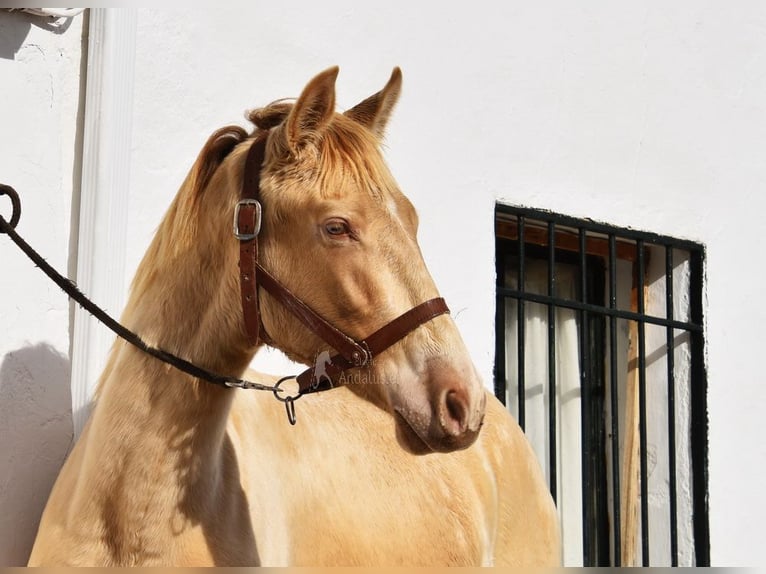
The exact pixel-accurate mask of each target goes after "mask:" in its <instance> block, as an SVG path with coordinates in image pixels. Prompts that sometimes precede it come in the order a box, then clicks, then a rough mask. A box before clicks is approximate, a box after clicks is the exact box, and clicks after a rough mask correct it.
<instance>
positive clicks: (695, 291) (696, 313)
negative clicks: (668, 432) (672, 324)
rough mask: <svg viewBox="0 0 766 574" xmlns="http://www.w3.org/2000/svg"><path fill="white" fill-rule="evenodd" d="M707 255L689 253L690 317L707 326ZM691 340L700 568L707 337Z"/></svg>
mask: <svg viewBox="0 0 766 574" xmlns="http://www.w3.org/2000/svg"><path fill="white" fill-rule="evenodd" d="M703 275H704V252H703V251H702V250H699V251H697V250H695V251H691V252H690V253H689V282H690V284H691V285H693V286H694V287H693V288H692V289H690V292H689V316H690V319H691V321H692V322H693V323H696V324H697V325H704V320H705V317H704V313H703V301H702V284H703V278H704V277H703ZM689 336H690V340H691V371H692V372H691V380H692V381H693V382H694V383H693V385H692V387H691V397H690V400H691V443H692V447H691V450H692V484H693V487H694V497H693V500H694V514H693V516H694V523H693V526H694V553H695V557H696V562H697V566H710V523H709V516H708V444H707V441H708V412H707V386H708V384H707V369H706V368H705V337H704V336H703V334H702V331H694V332H692V333H690V334H689Z"/></svg>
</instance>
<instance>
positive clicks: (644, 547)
mask: <svg viewBox="0 0 766 574" xmlns="http://www.w3.org/2000/svg"><path fill="white" fill-rule="evenodd" d="M636 251H637V253H636V258H637V260H638V314H639V318H638V430H639V450H640V462H641V558H642V565H643V566H649V469H648V461H647V458H648V457H647V453H648V451H647V440H646V323H645V322H644V320H643V317H644V314H645V312H646V310H645V309H644V283H645V273H646V261H645V258H644V240H643V239H639V240H637V241H636Z"/></svg>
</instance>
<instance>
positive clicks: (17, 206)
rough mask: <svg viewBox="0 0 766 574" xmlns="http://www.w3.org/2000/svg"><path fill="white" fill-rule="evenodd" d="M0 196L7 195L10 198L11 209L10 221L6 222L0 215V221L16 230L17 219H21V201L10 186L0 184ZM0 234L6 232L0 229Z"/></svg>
mask: <svg viewBox="0 0 766 574" xmlns="http://www.w3.org/2000/svg"><path fill="white" fill-rule="evenodd" d="M0 195H7V196H8V197H10V198H11V207H12V208H13V211H12V212H11V219H10V221H8V220H6V219H5V218H4V217H3V216H2V215H0V219H2V220H3V221H4V222H6V223H8V224H9V225H10V226H11V227H13V228H14V229H16V226H17V225H18V224H19V219H21V200H20V199H19V194H18V193H16V190H15V189H13V188H12V187H11V186H10V185H5V184H3V183H0ZM0 233H6V232H5V231H3V230H2V229H0Z"/></svg>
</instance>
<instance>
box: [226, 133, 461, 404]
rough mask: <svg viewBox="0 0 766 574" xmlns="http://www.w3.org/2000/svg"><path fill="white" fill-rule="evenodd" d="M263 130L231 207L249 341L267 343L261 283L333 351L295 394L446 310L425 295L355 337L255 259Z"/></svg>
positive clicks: (325, 384)
mask: <svg viewBox="0 0 766 574" xmlns="http://www.w3.org/2000/svg"><path fill="white" fill-rule="evenodd" d="M267 138H268V132H265V133H264V134H263V135H261V136H258V137H257V138H256V139H255V141H254V142H253V144H252V146H251V147H250V150H249V151H248V154H247V159H246V160H245V171H244V178H243V182H242V194H241V198H240V200H239V201H238V202H237V205H236V208H235V210H234V236H235V237H236V238H237V239H238V240H239V244H240V248H239V278H240V292H241V298H242V312H243V316H244V321H245V330H246V332H247V337H248V341H249V342H250V344H252V345H255V344H256V343H257V342H258V341H259V340H263V341H266V340H267V337H266V336H265V331H264V330H263V324H262V322H261V315H260V311H259V309H258V287H259V286H260V287H263V288H264V289H265V290H266V291H267V292H268V293H269V294H270V295H271V296H272V297H273V298H274V299H276V300H277V301H278V302H279V303H280V304H281V305H283V306H284V307H285V308H286V309H287V310H288V311H290V312H291V313H292V314H293V315H295V317H296V318H298V320H300V321H301V323H303V324H304V325H305V326H306V327H307V328H308V329H309V330H310V331H312V332H313V333H314V334H316V335H317V336H318V337H319V338H320V339H322V340H323V341H324V342H325V343H327V344H328V345H330V347H332V348H333V349H335V351H337V354H336V355H334V356H332V357H331V358H330V362H329V363H328V364H327V365H326V368H325V372H324V375H326V377H325V376H323V377H322V380H321V381H319V380H316V377H315V376H314V369H313V368H309V369H307V370H305V371H304V372H302V373H301V374H300V375H298V376H297V377H295V378H296V380H297V381H298V385H299V388H300V395H303V394H307V393H312V392H316V391H321V390H326V389H329V388H332V387H333V381H335V380H336V378H337V377H338V376H339V375H340V374H341V373H343V372H344V371H346V370H348V369H353V368H356V367H364V366H366V365H369V364H370V361H372V358H373V357H375V356H377V355H379V354H380V353H382V352H383V351H385V350H386V349H388V348H389V347H390V346H392V345H393V344H395V343H397V342H398V341H400V340H402V339H403V338H404V337H405V336H407V334H409V333H411V332H412V331H414V330H415V329H417V328H418V327H420V326H421V325H422V324H424V323H427V322H428V321H430V320H431V319H434V318H435V317H438V316H439V315H443V314H445V313H449V308H448V307H447V304H446V302H445V301H444V299H442V298H441V297H437V298H435V299H429V300H428V301H425V302H424V303H421V304H420V305H417V306H415V307H413V308H412V309H410V310H409V311H407V312H405V313H403V314H402V315H400V316H399V317H397V318H396V319H394V320H393V321H391V322H389V323H388V324H386V325H384V326H383V327H381V328H380V329H378V330H377V331H375V332H374V333H373V334H372V335H370V336H369V337H367V338H366V339H364V340H362V341H357V340H356V339H354V338H353V337H350V336H348V335H346V334H345V333H343V332H342V331H340V330H339V329H337V328H336V327H335V326H333V325H332V324H331V323H329V322H328V321H327V320H325V319H324V318H323V317H322V316H320V315H319V314H318V313H316V312H315V311H314V310H313V309H311V307H309V306H308V305H306V303H304V302H303V301H302V300H301V299H299V298H298V297H297V296H296V295H294V294H293V293H292V292H291V291H290V290H289V289H288V288H287V287H285V286H284V285H283V284H282V283H280V282H279V281H278V280H277V279H275V278H274V277H273V276H272V275H271V274H270V273H269V272H268V271H266V270H265V269H264V268H263V267H262V266H261V264H260V263H259V262H258V234H259V233H260V230H261V222H262V221H263V207H262V204H261V198H260V195H261V193H260V192H261V185H260V182H261V168H262V167H263V163H264V159H265V155H266V140H267Z"/></svg>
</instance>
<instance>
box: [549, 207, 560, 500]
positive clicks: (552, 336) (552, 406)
mask: <svg viewBox="0 0 766 574" xmlns="http://www.w3.org/2000/svg"><path fill="white" fill-rule="evenodd" d="M548 296H549V297H555V296H556V225H555V224H554V223H553V222H552V221H549V222H548ZM548 441H549V443H548V444H549V451H550V452H549V453H548V460H549V463H548V464H549V465H550V489H551V495H552V496H553V501H554V502H556V494H557V492H556V491H557V487H556V484H557V482H558V473H557V468H556V466H557V465H556V461H557V459H558V457H557V445H556V307H555V306H554V304H553V303H549V304H548Z"/></svg>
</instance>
